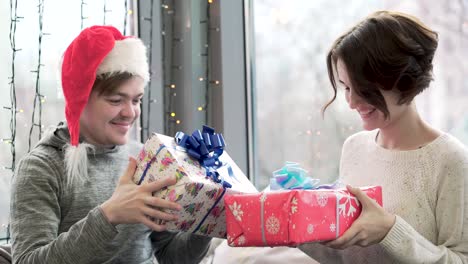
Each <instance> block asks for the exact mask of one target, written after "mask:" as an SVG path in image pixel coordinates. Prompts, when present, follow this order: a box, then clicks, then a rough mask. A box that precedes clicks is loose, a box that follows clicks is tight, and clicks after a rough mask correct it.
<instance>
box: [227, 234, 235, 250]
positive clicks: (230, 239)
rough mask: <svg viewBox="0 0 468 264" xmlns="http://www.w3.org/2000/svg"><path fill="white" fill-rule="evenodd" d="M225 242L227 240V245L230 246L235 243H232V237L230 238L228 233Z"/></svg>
mask: <svg viewBox="0 0 468 264" xmlns="http://www.w3.org/2000/svg"><path fill="white" fill-rule="evenodd" d="M227 242H228V244H229V246H231V247H234V246H236V244H234V239H232V237H230V236H229V235H228V236H227Z"/></svg>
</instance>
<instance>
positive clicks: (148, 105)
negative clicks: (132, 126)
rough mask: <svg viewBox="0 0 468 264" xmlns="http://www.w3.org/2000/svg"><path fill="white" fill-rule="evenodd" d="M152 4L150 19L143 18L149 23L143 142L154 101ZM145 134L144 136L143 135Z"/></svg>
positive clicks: (148, 133)
mask: <svg viewBox="0 0 468 264" xmlns="http://www.w3.org/2000/svg"><path fill="white" fill-rule="evenodd" d="M154 2H155V1H151V7H150V17H145V18H143V19H144V20H145V21H147V22H148V23H149V25H150V26H149V47H148V48H149V50H148V64H149V65H148V66H149V69H150V71H149V73H150V78H149V82H148V87H149V89H148V97H147V98H148V104H147V108H146V110H147V112H146V126H144V129H142V130H141V139H142V140H145V139H146V138H149V136H150V120H151V104H152V103H155V102H156V100H155V99H154V98H152V95H151V84H152V79H153V78H152V76H153V70H152V69H153V56H152V51H153V19H154V11H153V10H154ZM140 120H141V122H142V123H143V115H142V116H141V119H140ZM144 132H146V135H145V134H144Z"/></svg>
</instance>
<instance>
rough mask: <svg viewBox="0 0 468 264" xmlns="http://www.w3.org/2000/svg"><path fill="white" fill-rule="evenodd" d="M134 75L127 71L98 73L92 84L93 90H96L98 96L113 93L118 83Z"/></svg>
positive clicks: (120, 83)
mask: <svg viewBox="0 0 468 264" xmlns="http://www.w3.org/2000/svg"><path fill="white" fill-rule="evenodd" d="M134 76H135V75H133V74H131V73H129V72H121V73H112V74H100V75H98V76H96V80H95V81H94V84H93V89H92V91H93V92H97V93H98V95H99V96H101V95H110V94H112V93H114V92H115V91H116V90H117V89H118V88H119V87H120V85H122V84H123V83H125V82H126V81H128V80H130V79H131V78H132V77H134Z"/></svg>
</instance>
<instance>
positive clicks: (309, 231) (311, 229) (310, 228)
mask: <svg viewBox="0 0 468 264" xmlns="http://www.w3.org/2000/svg"><path fill="white" fill-rule="evenodd" d="M313 232H314V225H313V224H309V225H308V226H307V233H309V234H312V233H313Z"/></svg>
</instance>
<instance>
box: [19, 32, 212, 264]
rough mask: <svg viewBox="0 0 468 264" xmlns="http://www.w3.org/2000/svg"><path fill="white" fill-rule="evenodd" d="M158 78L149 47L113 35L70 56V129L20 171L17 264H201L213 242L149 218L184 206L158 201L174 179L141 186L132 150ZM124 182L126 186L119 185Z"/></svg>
mask: <svg viewBox="0 0 468 264" xmlns="http://www.w3.org/2000/svg"><path fill="white" fill-rule="evenodd" d="M148 79H149V74H148V63H147V58H146V48H145V46H144V44H143V43H142V42H141V40H139V39H136V38H131V37H130V38H129V37H125V36H122V34H121V33H120V32H119V31H118V30H117V29H115V28H114V27H111V26H93V27H90V28H87V29H85V30H83V31H82V32H81V33H80V35H79V36H78V37H77V38H76V39H75V40H73V42H72V43H71V44H70V46H69V47H68V48H67V50H66V51H65V54H64V57H63V63H62V88H63V92H64V96H65V101H66V106H65V115H66V119H67V123H66V124H63V123H62V124H59V125H58V126H57V127H56V128H55V129H54V130H53V131H52V132H51V133H49V134H47V135H46V136H45V137H44V138H43V139H42V140H41V141H40V142H39V143H38V144H37V146H35V148H34V149H33V150H32V151H31V152H30V153H28V154H27V155H26V156H25V157H23V159H22V160H21V162H20V163H19V165H18V168H17V170H16V172H15V177H14V181H13V189H12V198H11V231H12V249H13V252H12V254H13V262H14V263H47V264H63V263H74V264H77V263H153V259H154V255H155V256H156V257H157V259H158V261H159V262H160V263H198V261H199V260H201V259H202V258H203V256H204V255H205V253H206V252H207V250H208V247H209V244H210V238H207V237H201V236H196V235H191V234H188V233H185V234H182V233H170V232H165V231H164V230H165V227H164V225H158V224H156V223H155V222H152V221H151V220H150V219H149V217H152V218H155V219H162V220H165V221H173V220H175V219H176V218H175V216H174V215H173V214H171V213H166V212H163V210H168V211H171V210H180V205H178V204H176V203H172V202H169V201H164V200H161V199H159V198H155V197H153V196H152V193H153V192H156V191H158V190H160V189H161V188H164V187H165V186H168V185H172V184H175V178H166V179H164V180H161V181H156V182H153V183H150V184H147V185H141V186H137V185H136V184H135V183H133V181H132V177H133V174H134V172H135V168H136V163H135V159H133V158H130V161H129V156H134V155H136V154H137V153H138V151H139V150H140V148H141V144H131V143H129V142H128V134H129V131H130V128H131V126H132V125H133V123H134V121H135V120H137V119H138V117H139V115H140V100H141V98H142V96H143V92H144V87H145V85H146V83H147V81H148ZM120 175H122V176H121V177H120V178H119V176H120Z"/></svg>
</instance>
